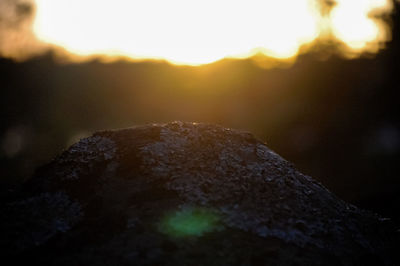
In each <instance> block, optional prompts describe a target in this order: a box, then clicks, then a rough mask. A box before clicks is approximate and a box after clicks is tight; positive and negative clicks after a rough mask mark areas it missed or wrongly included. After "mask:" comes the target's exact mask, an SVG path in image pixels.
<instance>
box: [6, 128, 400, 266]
mask: <svg viewBox="0 0 400 266" xmlns="http://www.w3.org/2000/svg"><path fill="white" fill-rule="evenodd" d="M1 212H2V214H3V215H4V216H3V218H2V219H1V222H0V226H1V233H2V236H3V237H2V239H1V241H0V243H1V250H2V251H3V252H5V255H6V256H7V258H9V259H10V260H13V261H14V262H21V263H22V262H24V263H32V262H35V263H42V264H43V265H86V264H87V265H160V264H162V265H366V264H374V265H396V264H397V263H398V262H399V260H398V258H397V256H396V255H397V254H396V249H397V246H396V245H397V243H398V242H397V241H398V232H397V231H396V227H395V225H394V224H393V223H392V222H391V221H390V220H388V219H383V218H381V217H379V216H378V215H376V214H374V213H371V212H368V211H364V210H360V209H358V208H356V207H355V206H353V205H351V204H348V203H346V202H344V201H342V200H340V199H339V198H337V197H336V196H335V195H334V194H332V193H331V192H329V191H328V190H327V189H326V188H324V187H323V186H322V185H321V184H319V183H318V182H316V181H314V180H313V179H312V178H310V177H308V176H306V175H303V174H301V173H300V172H299V171H297V170H296V169H295V168H294V167H293V165H291V164H290V163H289V162H287V161H285V160H284V159H282V158H281V157H280V156H279V155H277V154H276V153H274V152H273V151H271V150H270V149H269V148H268V147H267V146H265V144H263V143H262V142H260V141H259V140H257V139H255V138H254V137H253V136H252V135H251V134H249V133H245V132H239V131H236V130H231V129H226V128H223V127H220V126H215V125H208V124H196V123H181V122H174V123H169V124H162V125H158V124H155V125H148V126H142V127H134V128H129V129H122V130H116V131H102V132H97V133H95V134H94V135H93V136H91V137H89V138H86V139H83V140H81V141H80V142H78V143H76V144H74V145H73V146H71V147H70V148H69V149H68V150H67V151H64V152H63V153H62V154H61V155H60V156H58V157H57V158H55V159H54V160H53V161H52V162H50V163H49V164H47V165H45V166H43V167H42V168H40V169H39V170H38V171H37V172H36V174H35V175H34V177H32V178H31V179H29V180H28V181H27V182H26V183H25V184H24V186H23V187H22V188H21V189H20V191H19V192H18V193H14V194H13V196H12V197H11V196H10V197H8V200H7V201H6V202H3V204H2V206H1ZM14 264H15V263H14Z"/></svg>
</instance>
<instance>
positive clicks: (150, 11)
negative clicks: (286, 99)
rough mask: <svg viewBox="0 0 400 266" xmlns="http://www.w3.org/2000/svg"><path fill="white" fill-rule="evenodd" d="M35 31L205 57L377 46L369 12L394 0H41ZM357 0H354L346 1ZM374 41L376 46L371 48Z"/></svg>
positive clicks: (160, 54) (104, 50)
mask: <svg viewBox="0 0 400 266" xmlns="http://www.w3.org/2000/svg"><path fill="white" fill-rule="evenodd" d="M35 1H36V17H35V21H34V25H33V27H34V33H35V35H36V36H37V38H38V39H39V40H41V41H43V42H45V43H49V44H52V45H56V46H59V47H62V48H64V49H66V50H67V51H68V52H70V53H72V54H75V55H78V56H91V55H105V56H125V57H130V58H133V59H165V60H168V61H170V62H172V63H175V64H187V65H199V64H205V63H211V62H214V61H217V60H219V59H222V58H227V57H232V58H246V57H249V56H252V55H253V54H254V53H256V52H261V53H263V54H265V55H267V56H269V57H273V58H278V59H287V58H291V57H294V56H296V55H297V54H298V53H299V50H300V48H301V47H302V46H303V45H307V44H309V43H312V42H314V41H315V40H317V39H318V38H319V37H321V36H330V38H334V39H335V40H338V41H340V42H342V43H344V44H345V45H346V47H347V48H348V49H349V50H351V51H354V52H364V51H371V52H376V51H375V50H377V49H376V45H375V46H374V44H375V43H377V42H384V41H387V39H388V38H389V37H390V36H387V34H386V30H385V25H384V24H383V23H380V22H379V21H378V20H376V19H373V18H372V17H370V14H372V12H374V11H376V10H377V9H380V10H386V11H387V12H389V11H390V10H391V8H392V2H391V1H390V0H352V1H349V0H336V3H335V6H333V8H332V10H331V12H330V13H329V14H328V15H324V16H323V15H322V13H321V8H320V5H319V4H318V3H320V1H317V0H279V1H269V0H202V1H196V0H146V1H138V0H130V1H128V0H113V1H110V0H84V1H82V0H35ZM348 2H351V3H348ZM371 47H373V48H371Z"/></svg>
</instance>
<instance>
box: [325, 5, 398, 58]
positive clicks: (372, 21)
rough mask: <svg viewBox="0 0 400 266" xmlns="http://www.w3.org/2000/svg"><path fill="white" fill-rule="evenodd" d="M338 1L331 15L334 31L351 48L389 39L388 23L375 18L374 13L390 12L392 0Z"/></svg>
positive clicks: (364, 47) (359, 47)
mask: <svg viewBox="0 0 400 266" xmlns="http://www.w3.org/2000/svg"><path fill="white" fill-rule="evenodd" d="M336 3H337V5H336V6H335V7H334V9H333V10H332V13H331V16H330V21H331V27H332V31H333V33H334V35H335V36H336V37H337V38H338V39H339V40H341V41H343V42H344V43H345V44H346V45H347V46H348V47H349V48H351V49H353V50H356V51H359V50H363V49H368V45H374V44H376V43H377V42H383V41H386V40H387V38H388V36H387V32H386V29H385V26H386V25H385V24H383V23H381V22H380V21H379V20H378V19H377V18H375V17H374V13H375V14H378V13H379V12H381V13H387V12H389V11H390V10H391V9H392V1H390V0H351V1H349V0H336ZM370 48H371V49H373V48H372V47H370Z"/></svg>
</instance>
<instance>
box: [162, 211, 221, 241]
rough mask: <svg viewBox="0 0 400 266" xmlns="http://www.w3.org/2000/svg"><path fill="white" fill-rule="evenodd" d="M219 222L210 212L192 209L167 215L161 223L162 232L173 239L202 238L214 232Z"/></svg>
mask: <svg viewBox="0 0 400 266" xmlns="http://www.w3.org/2000/svg"><path fill="white" fill-rule="evenodd" d="M218 220H219V219H218V217H217V215H216V214H215V213H214V212H212V211H210V210H207V209H204V208H193V207H190V208H185V209H182V210H179V211H176V212H174V213H172V214H169V215H167V216H166V217H165V218H164V219H163V220H162V222H161V223H160V231H161V232H163V233H165V234H167V235H169V236H172V237H189V236H202V235H203V234H204V233H207V232H212V231H214V230H215V229H216V227H217V223H218Z"/></svg>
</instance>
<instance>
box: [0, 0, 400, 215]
mask: <svg viewBox="0 0 400 266" xmlns="http://www.w3.org/2000/svg"><path fill="white" fill-rule="evenodd" d="M20 8H21V10H20V11H19V12H21V14H22V15H24V14H25V13H24V12H26V13H29V12H30V10H29V6H27V7H25V9H24V8H23V7H20ZM395 9H397V10H395V11H394V13H393V14H392V16H391V17H390V18H389V19H388V23H389V24H390V25H391V26H392V39H391V41H389V42H387V43H386V48H385V49H383V50H382V51H380V52H379V53H378V54H376V55H371V54H365V55H363V56H360V57H357V58H354V59H349V58H348V57H345V56H343V55H341V54H339V53H335V52H334V51H331V49H330V47H329V46H321V47H319V48H316V49H314V50H312V51H309V52H308V53H305V54H302V55H299V56H298V58H297V59H296V61H295V62H290V63H288V62H286V63H285V62H284V63H277V62H276V61H274V59H268V58H267V57H265V56H262V55H255V56H254V57H252V58H247V59H242V60H235V59H223V60H220V61H217V62H214V63H211V64H206V65H202V66H182V65H174V64H171V63H168V62H166V61H142V62H132V61H130V60H125V59H121V60H114V61H112V62H104V61H103V60H101V59H98V58H92V59H88V60H86V61H84V62H75V63H74V62H72V61H63V62H61V61H60V59H59V57H58V56H57V53H56V52H55V51H53V50H52V49H47V50H45V51H43V52H41V53H38V55H36V56H31V57H29V58H28V59H26V60H24V61H20V60H15V59H12V58H10V57H9V56H7V55H5V54H3V56H2V57H0V120H1V123H0V176H1V178H0V182H1V187H2V189H8V188H12V187H14V186H16V185H18V184H20V183H21V182H22V181H23V180H26V179H27V178H29V177H30V176H31V175H32V173H33V172H34V171H35V169H36V168H37V167H38V166H40V165H42V164H44V163H46V162H48V161H49V160H51V159H52V158H53V157H54V156H56V155H57V154H59V153H61V152H62V150H63V149H66V148H67V147H69V146H70V145H71V144H73V143H74V142H76V141H78V140H79V139H80V138H83V137H86V136H89V135H90V134H91V133H92V132H94V131H96V130H102V129H115V128H123V127H130V126H134V125H140V124H145V123H155V122H169V121H175V120H181V121H192V122H208V123H216V124H220V125H223V126H226V127H232V128H236V129H242V130H246V131H250V132H252V133H253V134H255V135H256V136H257V137H258V138H260V139H261V140H263V141H265V142H266V143H267V145H268V146H269V147H270V148H272V149H273V150H274V151H276V152H277V153H278V154H280V155H281V156H283V157H284V158H285V159H287V160H289V161H291V162H293V163H294V164H295V165H296V167H297V168H298V169H299V170H300V171H301V172H303V173H305V174H307V175H310V176H312V177H313V178H315V179H317V180H318V181H320V182H322V184H324V185H325V186H326V187H327V188H328V189H330V190H331V191H333V192H334V193H336V194H337V195H338V196H339V197H341V198H343V199H345V200H347V201H350V202H352V203H354V204H356V205H357V206H360V207H363V208H368V209H372V210H374V211H376V212H378V213H380V214H382V215H383V216H388V217H393V218H394V219H396V220H397V222H399V221H400V220H399V219H400V214H399V213H400V208H399V204H398V203H399V202H400V176H399V173H400V160H399V159H400V121H399V116H398V114H399V106H400V105H399V99H400V98H399V97H400V93H399V89H400V86H399V81H400V80H399V79H400V63H399V62H400V43H399V41H400V22H399V19H400V15H399V13H398V10H399V5H398V4H397V7H396V8H395ZM1 23H2V20H1V16H0V24H1ZM3 23H4V20H3ZM0 29H1V27H0ZM0 37H2V35H1V34H0ZM3 37H4V35H3ZM0 55H1V54H0ZM260 61H262V63H261V64H260Z"/></svg>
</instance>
